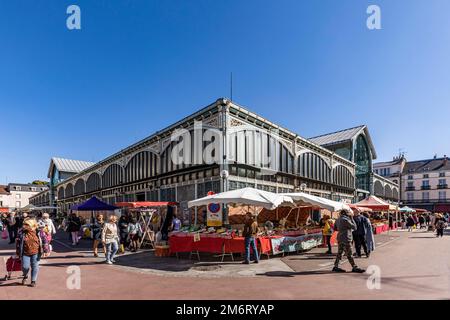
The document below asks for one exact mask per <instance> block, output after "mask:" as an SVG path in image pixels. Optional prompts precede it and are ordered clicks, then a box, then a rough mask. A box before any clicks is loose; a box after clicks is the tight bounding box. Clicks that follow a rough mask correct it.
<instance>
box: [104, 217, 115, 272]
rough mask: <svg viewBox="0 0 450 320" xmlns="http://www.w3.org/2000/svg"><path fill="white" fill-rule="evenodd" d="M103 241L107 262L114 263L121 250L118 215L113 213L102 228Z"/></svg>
mask: <svg viewBox="0 0 450 320" xmlns="http://www.w3.org/2000/svg"><path fill="white" fill-rule="evenodd" d="M102 242H103V245H104V246H105V247H106V263H107V264H113V263H114V262H115V260H114V257H115V256H116V253H117V251H118V250H119V234H118V232H117V217H116V216H115V215H111V216H110V217H109V221H108V222H107V223H105V225H104V226H103V229H102Z"/></svg>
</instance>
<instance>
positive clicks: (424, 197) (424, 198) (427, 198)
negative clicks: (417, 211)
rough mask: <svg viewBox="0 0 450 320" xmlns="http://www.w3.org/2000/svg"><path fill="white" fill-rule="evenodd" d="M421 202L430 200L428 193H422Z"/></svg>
mask: <svg viewBox="0 0 450 320" xmlns="http://www.w3.org/2000/svg"><path fill="white" fill-rule="evenodd" d="M422 200H424V201H428V200H430V193H429V192H422Z"/></svg>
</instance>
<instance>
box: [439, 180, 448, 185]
mask: <svg viewBox="0 0 450 320" xmlns="http://www.w3.org/2000/svg"><path fill="white" fill-rule="evenodd" d="M446 184H447V180H446V179H439V185H440V186H443V185H446Z"/></svg>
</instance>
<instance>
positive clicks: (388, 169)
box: [386, 168, 391, 176]
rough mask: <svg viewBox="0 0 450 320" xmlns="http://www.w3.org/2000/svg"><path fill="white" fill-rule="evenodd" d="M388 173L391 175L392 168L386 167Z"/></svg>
mask: <svg viewBox="0 0 450 320" xmlns="http://www.w3.org/2000/svg"><path fill="white" fill-rule="evenodd" d="M386 175H387V176H390V175H391V168H387V169H386Z"/></svg>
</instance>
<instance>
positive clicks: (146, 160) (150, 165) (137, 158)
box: [125, 151, 158, 182]
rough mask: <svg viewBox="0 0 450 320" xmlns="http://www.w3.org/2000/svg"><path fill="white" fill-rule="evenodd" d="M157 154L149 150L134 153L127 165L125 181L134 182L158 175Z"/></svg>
mask: <svg viewBox="0 0 450 320" xmlns="http://www.w3.org/2000/svg"><path fill="white" fill-rule="evenodd" d="M157 161H158V158H157V156H156V155H155V154H154V153H152V152H149V151H142V152H139V153H138V154H136V155H134V156H133V158H131V159H130V161H129V162H128V164H127V165H126V167H125V182H134V181H139V180H143V179H148V178H151V177H154V176H156V165H157Z"/></svg>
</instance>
